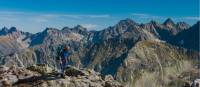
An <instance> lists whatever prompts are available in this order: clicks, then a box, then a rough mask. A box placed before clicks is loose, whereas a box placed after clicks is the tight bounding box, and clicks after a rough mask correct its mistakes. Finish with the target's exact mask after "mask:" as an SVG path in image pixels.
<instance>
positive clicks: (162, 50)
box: [0, 18, 199, 87]
mask: <svg viewBox="0 0 200 87" xmlns="http://www.w3.org/2000/svg"><path fill="white" fill-rule="evenodd" d="M198 36H199V22H198V23H197V24H195V25H193V26H192V27H190V25H188V24H187V23H185V22H178V23H175V22H173V21H172V19H170V18H169V19H167V20H166V21H165V22H164V23H162V24H161V23H158V22H156V21H153V20H152V21H150V22H149V23H146V24H139V23H136V22H135V21H133V20H131V19H124V20H121V21H119V22H118V23H117V24H116V25H114V26H110V27H108V28H106V29H104V30H100V31H87V29H86V28H84V27H82V26H81V25H77V26H75V27H73V28H69V27H64V28H63V29H61V30H59V29H56V28H46V29H45V30H44V31H42V32H39V33H36V34H31V33H26V32H22V31H19V30H17V29H7V28H3V29H2V30H1V32H0V40H1V41H0V55H1V56H2V57H0V64H3V65H6V66H12V65H17V66H22V67H28V66H31V65H33V64H38V63H39V64H43V63H44V64H48V65H49V66H50V67H53V68H57V67H58V64H57V62H56V58H57V57H58V52H59V51H60V50H61V49H62V47H63V45H69V46H70V52H71V53H72V55H70V61H69V63H70V64H71V65H73V66H76V67H80V68H90V69H94V70H95V71H98V72H101V73H102V75H103V76H105V75H107V74H111V75H112V76H113V77H114V78H115V79H117V80H118V81H120V82H122V83H124V85H126V86H131V87H132V86H136V87H137V86H139V85H140V84H144V85H145V84H148V86H152V87H155V86H159V87H160V86H164V87H166V86H174V87H177V86H183V85H184V84H185V82H187V81H192V80H194V79H195V78H194V77H195V76H196V73H194V72H192V71H193V70H194V71H196V70H197V69H196V68H195V67H196V66H197V62H195V61H197V59H198V56H199V49H198V48H199V46H198V45H199V37H198ZM10 48H11V49H12V51H7V50H8V49H10ZM5 49H6V51H5ZM183 67H184V68H183ZM184 73H190V74H192V76H190V77H188V76H189V75H188V74H187V75H185V74H184ZM182 75H185V76H183V77H182V78H179V76H182ZM157 76H158V77H157ZM155 77H156V78H155ZM184 78H190V80H187V81H183V79H184ZM159 83H163V84H159ZM145 86H147V85H145Z"/></svg>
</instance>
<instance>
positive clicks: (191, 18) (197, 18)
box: [183, 16, 200, 20]
mask: <svg viewBox="0 0 200 87" xmlns="http://www.w3.org/2000/svg"><path fill="white" fill-rule="evenodd" d="M183 18H184V19H188V20H200V17H195V16H190V17H183Z"/></svg>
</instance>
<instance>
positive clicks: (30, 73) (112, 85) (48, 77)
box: [0, 64, 123, 87]
mask: <svg viewBox="0 0 200 87" xmlns="http://www.w3.org/2000/svg"><path fill="white" fill-rule="evenodd" d="M65 74H66V76H65V78H61V77H60V74H59V73H58V72H55V71H53V69H51V68H50V67H48V65H45V64H40V65H34V66H30V67H29V68H27V69H25V68H22V67H16V66H13V67H10V68H8V67H5V66H1V67H0V86H1V87H33V86H34V87H123V86H122V85H121V84H120V83H119V82H117V81H115V80H114V79H109V80H103V79H102V77H101V76H100V74H99V73H97V72H94V71H93V70H84V69H82V70H80V69H77V68H75V67H72V66H70V67H67V68H66V70H65ZM111 78H112V77H111Z"/></svg>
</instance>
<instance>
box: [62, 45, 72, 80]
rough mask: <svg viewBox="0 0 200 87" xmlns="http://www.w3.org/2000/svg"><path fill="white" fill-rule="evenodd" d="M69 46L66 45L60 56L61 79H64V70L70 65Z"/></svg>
mask: <svg viewBox="0 0 200 87" xmlns="http://www.w3.org/2000/svg"><path fill="white" fill-rule="evenodd" d="M69 49H70V48H69V46H67V45H65V46H64V48H63V49H62V51H61V55H60V67H61V73H62V74H61V77H63V78H64V69H65V67H66V66H67V65H68V64H69Z"/></svg>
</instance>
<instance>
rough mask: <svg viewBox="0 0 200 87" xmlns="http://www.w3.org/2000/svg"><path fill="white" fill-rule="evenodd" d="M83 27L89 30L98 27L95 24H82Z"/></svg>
mask: <svg viewBox="0 0 200 87" xmlns="http://www.w3.org/2000/svg"><path fill="white" fill-rule="evenodd" d="M81 26H83V27H85V28H87V29H95V28H96V27H97V25H95V24H81Z"/></svg>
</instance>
